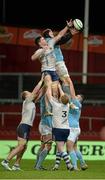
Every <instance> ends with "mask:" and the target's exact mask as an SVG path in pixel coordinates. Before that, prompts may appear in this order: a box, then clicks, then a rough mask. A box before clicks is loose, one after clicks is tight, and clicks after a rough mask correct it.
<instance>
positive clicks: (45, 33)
mask: <svg viewBox="0 0 105 180" xmlns="http://www.w3.org/2000/svg"><path fill="white" fill-rule="evenodd" d="M50 31H51V29H45V30H44V31H43V32H42V36H43V37H44V38H48V37H50V35H49V32H50Z"/></svg>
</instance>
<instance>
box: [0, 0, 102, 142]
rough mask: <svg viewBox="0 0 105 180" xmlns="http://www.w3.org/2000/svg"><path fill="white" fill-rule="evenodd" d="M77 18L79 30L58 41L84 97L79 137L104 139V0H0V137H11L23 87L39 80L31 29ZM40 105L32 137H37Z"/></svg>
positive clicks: (18, 116) (58, 25) (56, 26)
mask: <svg viewBox="0 0 105 180" xmlns="http://www.w3.org/2000/svg"><path fill="white" fill-rule="evenodd" d="M71 18H72V19H75V18H78V19H81V20H82V22H83V24H84V30H83V32H81V33H80V34H79V35H76V36H75V37H73V41H72V44H70V45H69V44H65V45H63V46H62V51H63V54H64V57H65V63H66V65H67V68H68V70H69V73H70V76H71V78H72V80H73V83H74V86H75V90H76V93H82V94H84V96H85V101H84V104H83V109H82V114H81V135H80V140H105V137H104V134H103V130H102V129H103V128H104V126H105V21H104V1H102V0H100V1H99V0H97V1H96V0H90V1H89V0H79V1H76V0H75V1H67V2H66V1H62V2H61V1H60V2H56V1H55V2H54V1H51V2H50V1H46V2H45V1H39V2H38V1H34V0H30V1H29V0H27V1H25V0H15V1H10V0H1V1H0V139H1V140H3V139H4V140H5V139H6V140H7V139H11V140H13V139H16V127H17V125H18V124H19V122H20V119H21V103H22V101H21V98H20V93H21V92H22V91H23V90H29V91H31V90H32V89H33V88H34V86H35V85H36V84H37V82H38V81H39V79H40V63H39V62H38V61H36V62H32V61H31V58H30V57H31V55H32V54H33V52H34V51H35V50H36V49H37V47H36V46H35V45H34V37H35V32H38V33H41V32H42V31H43V30H44V29H45V28H52V30H53V31H55V32H58V31H59V30H61V29H62V28H63V27H64V26H65V25H66V20H69V19H71ZM39 121H40V113H39V104H38V105H37V116H36V119H35V123H34V127H33V129H32V131H31V139H36V140H37V139H39V137H40V136H39V132H38V124H39Z"/></svg>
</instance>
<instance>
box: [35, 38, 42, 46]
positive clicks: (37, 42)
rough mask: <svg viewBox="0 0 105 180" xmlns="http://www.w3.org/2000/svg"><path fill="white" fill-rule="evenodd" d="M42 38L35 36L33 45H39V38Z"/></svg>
mask: <svg viewBox="0 0 105 180" xmlns="http://www.w3.org/2000/svg"><path fill="white" fill-rule="evenodd" d="M41 37H42V36H37V37H36V38H35V44H36V45H39V41H40V38H41Z"/></svg>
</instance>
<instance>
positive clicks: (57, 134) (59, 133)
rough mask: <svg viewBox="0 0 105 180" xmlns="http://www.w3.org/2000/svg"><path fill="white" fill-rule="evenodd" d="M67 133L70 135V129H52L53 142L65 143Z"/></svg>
mask: <svg viewBox="0 0 105 180" xmlns="http://www.w3.org/2000/svg"><path fill="white" fill-rule="evenodd" d="M69 133H70V129H59V128H53V129H52V135H53V140H55V141H64V142H66V141H67V138H68V136H69Z"/></svg>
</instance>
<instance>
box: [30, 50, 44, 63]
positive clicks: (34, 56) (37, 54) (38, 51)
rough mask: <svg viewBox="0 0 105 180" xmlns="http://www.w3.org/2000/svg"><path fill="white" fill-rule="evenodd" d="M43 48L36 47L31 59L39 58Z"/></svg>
mask: <svg viewBox="0 0 105 180" xmlns="http://www.w3.org/2000/svg"><path fill="white" fill-rule="evenodd" d="M44 51H45V50H44V49H42V48H41V49H38V50H37V51H35V53H34V54H33V55H32V56H31V60H32V61H35V60H36V59H39V58H40V57H41V56H42V55H43V54H44Z"/></svg>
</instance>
